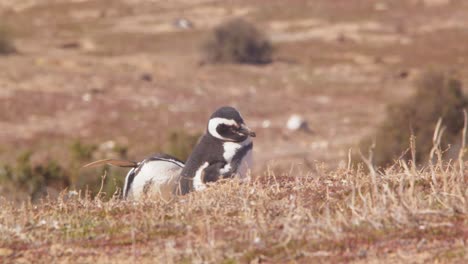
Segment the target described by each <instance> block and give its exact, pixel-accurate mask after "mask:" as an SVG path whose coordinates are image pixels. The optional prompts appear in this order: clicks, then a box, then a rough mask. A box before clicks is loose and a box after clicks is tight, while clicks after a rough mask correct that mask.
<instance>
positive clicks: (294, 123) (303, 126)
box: [286, 114, 309, 131]
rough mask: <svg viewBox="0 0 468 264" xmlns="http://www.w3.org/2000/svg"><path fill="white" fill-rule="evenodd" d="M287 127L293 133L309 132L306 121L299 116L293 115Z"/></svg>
mask: <svg viewBox="0 0 468 264" xmlns="http://www.w3.org/2000/svg"><path fill="white" fill-rule="evenodd" d="M286 127H287V128H288V129H289V130H292V131H298V130H304V131H308V130H309V126H308V125H307V122H306V121H305V119H304V118H303V117H302V116H300V115H298V114H293V115H291V117H289V119H288V123H287V124H286Z"/></svg>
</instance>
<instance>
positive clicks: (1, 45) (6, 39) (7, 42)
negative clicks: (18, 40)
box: [0, 26, 16, 55]
mask: <svg viewBox="0 0 468 264" xmlns="http://www.w3.org/2000/svg"><path fill="white" fill-rule="evenodd" d="M14 52H16V49H15V46H14V45H13V42H12V40H11V37H10V35H9V34H8V32H7V30H6V29H5V28H3V27H2V26H0V55H7V54H11V53H14Z"/></svg>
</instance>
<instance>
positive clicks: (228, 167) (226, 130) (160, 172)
mask: <svg viewBox="0 0 468 264" xmlns="http://www.w3.org/2000/svg"><path fill="white" fill-rule="evenodd" d="M251 137H255V133H254V132H253V131H251V130H250V129H249V128H248V127H247V126H246V125H245V123H244V120H243V119H242V116H241V115H240V113H239V111H237V110H236V109H235V108H233V107H221V108H219V109H218V110H216V111H215V112H214V113H213V114H212V115H211V117H210V119H209V121H208V125H207V129H206V132H205V134H204V135H203V136H202V138H201V140H200V141H199V143H198V144H197V145H196V146H195V148H194V150H193V152H192V154H190V156H189V157H188V159H187V162H186V163H185V165H184V163H183V162H182V161H180V160H178V159H177V158H175V157H172V156H170V155H167V154H155V155H153V156H151V157H149V158H147V159H145V160H143V161H142V162H139V163H136V162H132V161H124V160H113V159H109V160H100V161H96V162H93V163H90V164H87V165H85V167H94V166H98V165H101V164H110V165H114V166H119V167H131V168H132V169H131V170H130V171H129V172H128V174H127V176H126V178H125V185H124V188H123V196H124V198H125V199H131V200H138V199H141V198H142V197H144V196H147V195H151V194H158V195H159V196H160V197H161V198H163V199H165V200H168V199H170V198H172V197H173V195H183V194H187V193H189V192H191V191H193V190H195V191H200V190H203V189H205V188H206V184H207V183H209V182H215V181H217V180H218V179H223V178H232V177H238V178H240V179H246V178H247V177H248V176H249V173H250V169H251V166H252V148H253V143H252V139H251Z"/></svg>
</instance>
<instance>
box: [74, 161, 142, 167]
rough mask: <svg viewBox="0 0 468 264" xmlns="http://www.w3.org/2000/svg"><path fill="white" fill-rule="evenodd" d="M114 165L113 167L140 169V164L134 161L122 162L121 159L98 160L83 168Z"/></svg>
mask: <svg viewBox="0 0 468 264" xmlns="http://www.w3.org/2000/svg"><path fill="white" fill-rule="evenodd" d="M105 164H106V165H112V166H117V167H123V168H136V167H138V163H137V162H134V161H129V160H120V159H103V160H98V161H94V162H91V163H88V164H86V165H84V166H83V168H93V167H97V166H101V165H105Z"/></svg>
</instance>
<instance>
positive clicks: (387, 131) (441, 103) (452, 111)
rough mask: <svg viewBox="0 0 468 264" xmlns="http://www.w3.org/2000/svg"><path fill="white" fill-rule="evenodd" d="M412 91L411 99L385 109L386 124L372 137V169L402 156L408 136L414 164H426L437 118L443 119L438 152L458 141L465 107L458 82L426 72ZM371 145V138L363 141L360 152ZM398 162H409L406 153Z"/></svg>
mask: <svg viewBox="0 0 468 264" xmlns="http://www.w3.org/2000/svg"><path fill="white" fill-rule="evenodd" d="M416 87H417V90H416V93H415V94H414V95H413V96H411V97H410V98H408V99H407V100H405V101H403V102H401V103H397V104H394V105H390V106H389V107H388V109H387V117H386V120H385V121H383V123H382V124H381V125H380V127H379V128H378V130H377V132H376V134H375V142H376V146H375V149H374V163H375V165H377V166H387V165H390V164H392V163H393V162H394V161H395V160H396V159H398V158H399V157H400V156H402V155H403V153H405V151H406V150H408V148H409V146H410V137H411V135H414V136H415V142H416V162H417V163H418V164H421V163H425V162H427V161H428V158H429V153H430V150H431V149H432V146H433V142H432V138H433V134H434V129H435V127H436V124H437V121H438V119H439V118H443V120H442V121H443V125H444V126H445V127H446V130H445V132H444V134H443V138H442V144H441V148H442V149H447V148H448V147H449V145H450V144H454V143H456V142H458V141H459V140H460V138H461V135H460V133H461V130H462V129H463V109H464V108H466V107H467V106H468V100H467V98H466V97H465V96H464V95H463V92H462V84H461V82H460V81H459V80H457V79H454V78H452V77H450V76H449V75H447V74H443V73H439V72H427V73H426V74H424V75H423V76H422V77H421V78H420V79H419V80H418V81H417V82H416ZM372 138H373V137H372ZM371 142H372V140H371V138H368V139H366V140H364V141H363V142H362V143H361V147H360V148H361V150H362V151H363V152H364V150H366V151H367V149H368V147H369V146H370V144H371ZM402 158H403V159H405V160H408V159H410V158H411V154H410V152H407V153H406V154H405V155H403V156H402Z"/></svg>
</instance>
